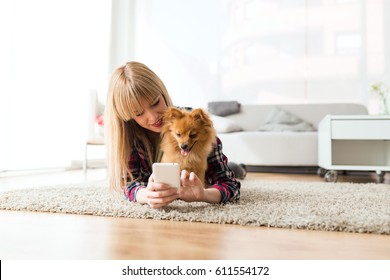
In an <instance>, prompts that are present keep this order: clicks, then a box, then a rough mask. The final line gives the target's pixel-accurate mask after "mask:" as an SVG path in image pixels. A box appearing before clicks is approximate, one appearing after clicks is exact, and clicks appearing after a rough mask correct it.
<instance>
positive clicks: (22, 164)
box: [0, 0, 111, 170]
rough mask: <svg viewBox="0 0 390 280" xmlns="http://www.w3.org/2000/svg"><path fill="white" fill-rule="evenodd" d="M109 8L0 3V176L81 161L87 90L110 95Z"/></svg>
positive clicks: (69, 1) (46, 1)
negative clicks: (108, 85)
mask: <svg viewBox="0 0 390 280" xmlns="http://www.w3.org/2000/svg"><path fill="white" fill-rule="evenodd" d="M110 5H111V3H110V1H105V0H97V1H96V0H83V1H78V0H62V1H50V0H35V1H29V0H4V1H1V2H0V21H1V24H0V34H1V36H2V43H1V46H0V57H1V61H2V63H1V66H0V73H1V76H2V82H1V83H0V87H1V88H0V91H1V97H0V114H1V115H0V116H1V118H0V124H1V125H0V127H1V137H0V153H1V156H0V170H20V169H35V168H47V167H64V166H70V165H71V164H72V161H73V160H82V158H83V151H84V140H85V139H86V131H87V129H86V119H87V118H86V114H87V113H86V112H87V96H88V95H87V94H88V90H89V89H91V88H94V89H97V90H98V91H99V92H103V91H104V94H105V92H106V90H107V79H108V75H107V73H108V66H107V65H108V47H109V41H108V38H109V37H108V36H109V27H110V12H111V10H110V9H111V6H110Z"/></svg>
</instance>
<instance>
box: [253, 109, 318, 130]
mask: <svg viewBox="0 0 390 280" xmlns="http://www.w3.org/2000/svg"><path fill="white" fill-rule="evenodd" d="M259 130H260V131H315V128H314V127H313V125H312V124H311V123H309V122H307V121H304V120H302V119H301V118H299V117H298V116H296V115H294V114H291V113H289V112H287V111H285V110H283V109H281V108H279V107H275V108H274V109H272V111H271V112H269V114H268V115H267V117H266V119H265V122H264V125H262V126H261V127H260V128H259Z"/></svg>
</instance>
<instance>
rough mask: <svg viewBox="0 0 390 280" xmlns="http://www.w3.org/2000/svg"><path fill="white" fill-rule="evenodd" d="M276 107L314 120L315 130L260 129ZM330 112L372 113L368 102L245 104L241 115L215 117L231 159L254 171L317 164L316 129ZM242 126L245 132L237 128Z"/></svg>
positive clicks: (338, 113)
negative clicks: (362, 103) (264, 168)
mask: <svg viewBox="0 0 390 280" xmlns="http://www.w3.org/2000/svg"><path fill="white" fill-rule="evenodd" d="M275 110H282V111H283V112H287V113H288V114H291V115H293V116H294V117H297V118H299V119H301V120H303V121H304V122H307V123H310V124H311V125H312V127H313V130H314V131H259V128H260V127H261V126H263V125H264V123H265V121H266V119H267V118H268V120H269V116H270V114H272V112H274V111H275ZM327 114H330V115H357V114H363V115H364V114H368V112H367V108H366V107H365V106H364V105H361V104H352V103H334V104H288V105H287V104H284V105H241V108H240V112H239V113H237V114H232V115H228V116H225V117H217V116H212V118H213V121H214V126H215V127H216V130H217V133H218V136H219V138H220V139H221V140H222V144H223V152H224V154H225V155H226V156H227V157H228V159H229V161H234V162H236V163H244V164H245V165H247V167H248V171H251V169H253V167H268V168H269V167H273V168H275V167H276V169H277V167H317V166H318V150H317V147H318V144H317V131H316V130H317V128H318V124H319V122H320V121H321V120H322V118H324V117H325V116H326V115H327ZM239 129H242V131H235V130H239ZM230 131H234V132H230ZM256 170H258V169H254V170H252V171H256ZM266 170H267V169H266ZM271 170H272V169H271ZM258 171H261V170H258Z"/></svg>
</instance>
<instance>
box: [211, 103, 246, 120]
mask: <svg viewBox="0 0 390 280" xmlns="http://www.w3.org/2000/svg"><path fill="white" fill-rule="evenodd" d="M240 109H241V104H240V103H238V102H237V101H213V102H209V103H208V104H207V110H208V111H209V112H210V114H213V115H216V116H221V117H223V116H228V115H232V114H237V113H239V112H240Z"/></svg>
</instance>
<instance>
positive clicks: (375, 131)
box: [318, 115, 390, 181]
mask: <svg viewBox="0 0 390 280" xmlns="http://www.w3.org/2000/svg"><path fill="white" fill-rule="evenodd" d="M318 165H319V166H320V168H323V169H325V170H327V173H326V174H325V180H326V181H336V179H337V172H335V171H336V170H362V171H376V172H377V173H378V175H379V176H381V177H382V179H383V174H384V172H386V171H390V116H384V115H378V116H373V115H353V116H352V115H351V116H348V115H337V116H335V115H327V116H326V117H325V118H324V119H323V120H322V121H321V122H320V124H319V126H318Z"/></svg>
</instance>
